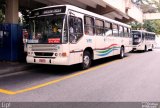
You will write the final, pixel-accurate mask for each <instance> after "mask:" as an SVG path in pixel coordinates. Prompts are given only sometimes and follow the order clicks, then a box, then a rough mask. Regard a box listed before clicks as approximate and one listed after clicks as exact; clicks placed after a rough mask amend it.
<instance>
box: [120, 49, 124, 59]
mask: <svg viewBox="0 0 160 108" xmlns="http://www.w3.org/2000/svg"><path fill="white" fill-rule="evenodd" d="M124 55H125V53H124V47H121V49H120V59H123V58H124Z"/></svg>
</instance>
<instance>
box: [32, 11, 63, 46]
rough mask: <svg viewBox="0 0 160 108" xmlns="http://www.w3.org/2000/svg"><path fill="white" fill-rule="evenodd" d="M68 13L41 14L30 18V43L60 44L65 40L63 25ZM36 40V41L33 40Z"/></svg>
mask: <svg viewBox="0 0 160 108" xmlns="http://www.w3.org/2000/svg"><path fill="white" fill-rule="evenodd" d="M65 17H66V15H62V14H61V15H51V16H41V17H35V18H31V19H30V34H31V39H32V41H31V42H30V43H39V44H43V43H49V44H60V43H62V42H63V40H62V39H63V35H66V34H64V32H63V28H64V27H63V25H64V22H65ZM33 40H34V41H33Z"/></svg>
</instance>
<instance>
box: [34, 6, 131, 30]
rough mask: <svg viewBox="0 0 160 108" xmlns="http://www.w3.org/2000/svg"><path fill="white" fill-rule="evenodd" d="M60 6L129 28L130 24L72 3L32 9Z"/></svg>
mask: <svg viewBox="0 0 160 108" xmlns="http://www.w3.org/2000/svg"><path fill="white" fill-rule="evenodd" d="M60 6H66V9H68V10H73V11H75V10H77V12H80V13H83V14H85V15H89V16H93V17H95V16H96V18H100V19H102V20H106V21H109V22H111V23H115V24H118V25H121V26H125V27H128V28H131V26H130V25H127V24H124V23H121V22H119V21H116V20H113V19H110V18H107V17H105V16H102V15H99V14H96V13H93V12H90V11H87V10H85V9H82V8H79V7H76V6H73V5H68V4H66V5H54V6H47V7H42V8H38V9H34V10H33V11H36V10H41V9H47V8H52V7H60Z"/></svg>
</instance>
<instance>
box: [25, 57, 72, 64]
mask: <svg viewBox="0 0 160 108" xmlns="http://www.w3.org/2000/svg"><path fill="white" fill-rule="evenodd" d="M26 61H27V63H33V64H48V65H70V64H69V61H68V58H67V57H61V58H60V57H58V58H35V57H32V56H27V58H26Z"/></svg>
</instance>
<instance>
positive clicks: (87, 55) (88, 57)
mask: <svg viewBox="0 0 160 108" xmlns="http://www.w3.org/2000/svg"><path fill="white" fill-rule="evenodd" d="M93 55H94V54H93V49H92V48H90V47H88V48H86V49H85V50H84V52H83V58H82V59H83V60H82V69H88V68H89V67H90V66H91V63H92V60H93Z"/></svg>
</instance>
